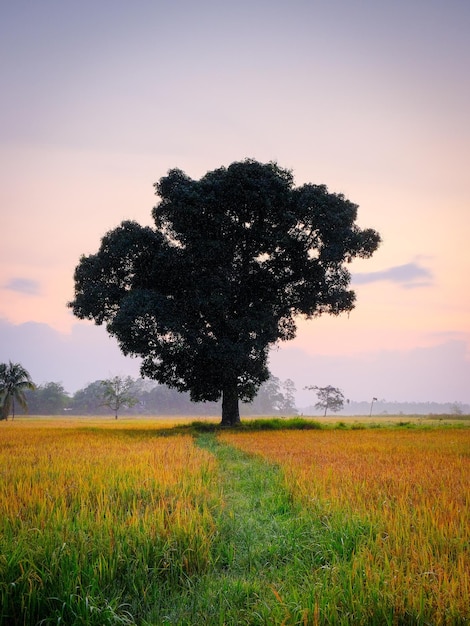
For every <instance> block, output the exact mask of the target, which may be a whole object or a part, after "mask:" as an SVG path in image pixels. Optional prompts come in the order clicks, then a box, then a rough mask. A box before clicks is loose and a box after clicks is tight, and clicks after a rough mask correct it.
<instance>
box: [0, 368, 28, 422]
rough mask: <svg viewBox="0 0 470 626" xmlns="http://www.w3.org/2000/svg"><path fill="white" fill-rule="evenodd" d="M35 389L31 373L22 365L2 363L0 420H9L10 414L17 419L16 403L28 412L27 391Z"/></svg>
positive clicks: (0, 374) (0, 375)
mask: <svg viewBox="0 0 470 626" xmlns="http://www.w3.org/2000/svg"><path fill="white" fill-rule="evenodd" d="M34 388H35V385H34V383H33V381H32V380H31V376H30V374H29V372H27V371H26V370H25V368H24V367H23V366H22V365H21V363H12V362H11V361H9V363H0V406H1V414H0V419H2V420H7V419H8V415H9V414H10V412H11V414H12V419H15V404H16V402H17V403H18V404H19V405H20V406H21V407H22V408H23V409H25V410H26V409H27V408H28V404H27V401H26V397H25V390H26V389H34Z"/></svg>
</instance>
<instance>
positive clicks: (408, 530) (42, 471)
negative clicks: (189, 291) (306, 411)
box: [0, 418, 470, 626]
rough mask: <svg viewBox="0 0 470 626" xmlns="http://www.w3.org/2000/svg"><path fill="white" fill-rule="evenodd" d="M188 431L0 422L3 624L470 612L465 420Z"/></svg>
mask: <svg viewBox="0 0 470 626" xmlns="http://www.w3.org/2000/svg"><path fill="white" fill-rule="evenodd" d="M182 423H183V420H181V419H175V418H172V419H171V420H158V421H157V420H155V421H154V420H148V419H147V420H138V419H129V420H119V421H118V422H116V421H114V420H103V419H102V418H100V419H90V418H86V419H64V420H59V419H57V418H51V419H47V418H46V419H31V418H23V419H17V420H15V421H14V422H11V421H9V422H6V423H0V624H1V625H5V626H6V625H8V626H9V625H17V624H18V625H20V624H21V625H24V626H29V625H32V624H44V625H46V624H65V625H66V626H69V625H75V624H92V625H94V624H96V625H99V626H103V625H106V624H140V625H142V626H149V625H150V624H165V623H166V624H185V625H186V624H187V625H190V624H201V623H205V624H285V625H288V624H305V625H309V624H311V625H322V624H338V625H347V624H359V625H368V624H370V625H372V624H377V625H382V624H385V625H390V626H393V625H395V624H397V625H398V624H422V625H423V626H424V625H427V624H432V625H433V626H434V625H437V626H438V625H441V624H442V625H444V624H448V625H454V624H457V625H458V624H467V623H468V622H469V619H470V609H469V607H470V523H469V519H470V502H469V500H470V497H469V477H470V471H469V470H470V428H468V427H462V428H450V427H443V426H441V427H438V426H432V427H426V428H424V427H420V426H417V427H415V428H413V429H406V428H403V427H400V426H398V427H397V426H396V425H394V426H392V425H389V426H387V427H385V428H369V427H364V428H362V427H361V428H360V429H359V427H358V425H357V424H355V425H354V426H352V427H347V428H343V427H339V428H331V426H330V427H328V428H326V427H323V428H321V429H319V430H308V431H307V430H281V431H257V430H256V429H253V430H252V431H250V432H234V431H217V432H216V433H211V432H207V433H205V434H202V435H201V434H197V432H196V431H193V434H189V430H188V434H182V431H181V429H180V430H179V428H180V426H181V424H182ZM330 424H331V422H330ZM172 427H175V428H174V429H173V430H172Z"/></svg>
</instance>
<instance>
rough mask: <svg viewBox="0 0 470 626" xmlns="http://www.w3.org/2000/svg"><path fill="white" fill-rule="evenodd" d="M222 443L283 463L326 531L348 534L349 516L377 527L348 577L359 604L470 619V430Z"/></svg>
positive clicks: (335, 433) (328, 433)
mask: <svg viewBox="0 0 470 626" xmlns="http://www.w3.org/2000/svg"><path fill="white" fill-rule="evenodd" d="M220 437H221V439H222V440H223V441H225V442H227V443H229V444H231V445H235V446H237V447H239V448H241V449H242V450H244V451H247V452H250V453H255V454H259V455H262V456H263V457H265V458H267V459H269V460H270V461H272V462H276V463H279V464H280V465H281V466H282V468H283V471H284V474H285V480H286V483H287V484H288V486H289V488H290V489H291V491H292V494H293V497H294V498H296V499H298V500H300V501H301V502H302V503H303V504H304V505H305V506H307V507H309V508H310V509H311V510H312V512H313V513H314V514H315V515H320V516H323V518H324V520H325V524H327V523H328V518H329V516H338V515H340V516H343V518H344V524H345V527H346V526H347V525H348V520H351V519H362V520H364V521H365V522H367V524H369V525H370V528H371V529H372V530H371V532H370V536H369V537H368V538H367V539H366V540H365V541H363V542H362V543H361V544H360V545H359V546H358V547H357V549H356V552H355V554H354V558H353V561H352V565H351V570H350V575H349V581H348V583H349V584H350V586H351V593H352V595H354V596H355V597H356V601H357V602H362V603H364V602H367V601H368V598H370V596H371V595H374V596H375V597H376V598H377V597H378V598H379V601H380V600H381V601H382V602H383V603H384V605H385V604H388V605H390V606H393V615H394V616H395V617H396V618H397V619H400V616H401V617H402V618H403V617H404V616H405V615H406V614H407V613H408V614H409V613H410V611H412V612H414V614H415V615H422V614H423V612H424V611H427V612H428V613H427V614H431V615H433V619H434V622H433V623H435V624H440V623H442V624H444V623H449V624H450V623H454V622H453V620H454V618H455V619H457V617H458V618H459V619H462V616H466V618H467V619H468V618H470V608H469V607H470V544H469V541H470V494H469V478H470V430H468V429H458V430H454V429H452V430H450V429H432V430H419V429H418V430H399V429H393V430H392V429H384V430H375V429H374V430H347V431H342V430H323V431H308V432H299V431H289V432H287V431H286V432H259V433H256V434H251V433H239V434H232V433H224V434H222V435H221V436H220ZM345 532H346V531H345ZM331 582H332V584H335V573H334V572H332V580H331ZM336 582H339V581H338V580H336Z"/></svg>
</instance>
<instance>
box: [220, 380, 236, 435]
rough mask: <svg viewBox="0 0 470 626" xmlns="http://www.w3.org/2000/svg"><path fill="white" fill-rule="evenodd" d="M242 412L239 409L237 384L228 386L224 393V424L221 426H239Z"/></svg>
mask: <svg viewBox="0 0 470 626" xmlns="http://www.w3.org/2000/svg"><path fill="white" fill-rule="evenodd" d="M239 424H240V411H239V408H238V391H237V383H236V382H235V383H233V384H232V385H227V386H226V387H224V389H223V392H222V422H221V426H238V425H239Z"/></svg>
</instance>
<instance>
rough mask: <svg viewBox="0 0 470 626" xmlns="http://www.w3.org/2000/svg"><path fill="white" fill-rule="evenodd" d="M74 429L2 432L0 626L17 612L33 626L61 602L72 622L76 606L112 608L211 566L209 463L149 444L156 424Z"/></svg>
mask: <svg viewBox="0 0 470 626" xmlns="http://www.w3.org/2000/svg"><path fill="white" fill-rule="evenodd" d="M74 422H75V420H63V421H57V422H56V421H55V420H54V421H52V420H49V421H47V420H41V421H31V422H28V421H27V420H23V421H22V422H21V421H19V420H18V421H16V420H15V421H14V422H8V423H3V424H2V425H1V428H0V431H1V435H0V605H3V606H2V609H0V614H1V615H0V617H1V618H2V619H1V620H0V622H1V623H16V622H15V621H14V620H15V619H19V618H14V616H15V615H16V613H15V612H17V611H18V610H20V609H18V607H19V606H21V607H22V608H21V614H22V615H23V617H24V616H27V620H26V622H25V623H37V621H39V619H40V618H41V616H42V617H43V618H44V617H45V616H48V617H50V616H51V615H52V614H53V611H54V610H56V608H55V604H54V603H56V604H57V606H58V607H59V608H58V609H57V610H58V611H59V614H58V615H59V616H60V619H61V620H62V621H63V622H64V623H68V622H67V620H72V621H71V623H75V619H76V617H74V618H73V619H72V611H76V610H78V609H77V608H76V607H75V608H70V605H71V603H72V604H74V603H75V604H77V603H79V604H80V606H81V607H83V606H86V607H88V606H89V605H90V603H92V601H91V599H90V598H92V597H94V598H95V601H96V603H97V604H98V605H100V606H102V607H103V606H105V607H106V606H107V603H108V598H109V597H111V596H112V594H113V591H112V589H113V588H114V587H117V588H118V589H122V590H125V589H131V588H132V590H133V593H134V594H135V595H136V596H137V597H140V598H143V597H144V596H145V594H146V593H147V585H148V584H149V580H151V579H155V580H154V582H153V584H157V585H158V584H159V583H158V580H160V582H161V583H164V582H165V581H168V580H170V579H171V580H174V581H177V580H179V579H180V578H181V576H183V577H184V576H187V575H191V574H192V573H195V572H201V571H204V570H205V568H206V567H207V566H208V563H209V561H210V548H211V545H210V537H211V534H212V533H213V532H214V521H213V517H212V507H213V506H217V505H218V501H217V497H218V496H217V495H216V494H214V491H213V488H212V483H213V480H212V478H213V473H214V472H215V462H214V460H213V458H212V456H211V455H210V454H209V453H207V452H206V451H204V450H200V449H198V448H196V447H195V446H194V444H193V440H192V438H191V437H190V436H174V437H157V436H153V433H152V429H153V431H154V432H155V424H153V423H150V422H145V423H139V424H136V423H134V424H133V425H132V428H129V425H127V426H126V424H125V423H124V422H119V421H118V423H117V424H115V423H112V422H110V427H109V428H108V427H107V426H104V425H103V424H102V423H101V422H100V425H99V427H95V426H94V425H93V421H92V420H88V421H87V422H86V423H85V422H81V423H80V424H79V425H78V426H77V424H76V423H74ZM106 590H107V591H106ZM82 594H83V597H82ZM85 596H86V597H85ZM100 603H101V604H100ZM61 607H65V608H61ZM62 610H64V611H65V610H68V611H69V614H68V617H67V615H63V614H62V613H60V611H62ZM103 610H104V609H103ZM95 613H96V612H95ZM74 615H75V614H74ZM5 616H7V617H5ZM8 616H10V617H8ZM23 617H22V618H21V619H23ZM25 619H26V618H25ZM83 619H89V616H88V617H86V616H85V617H84V618H83ZM96 619H98V620H99V618H97V617H95V620H96ZM8 620H10V622H9V621H8ZM22 623H23V622H22ZM61 623H62V622H61ZM80 623H82V622H80ZM83 623H85V622H83ZM87 623H88V622H87Z"/></svg>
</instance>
